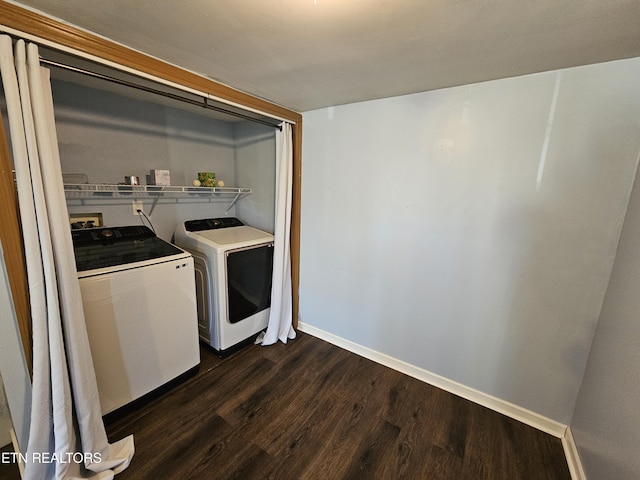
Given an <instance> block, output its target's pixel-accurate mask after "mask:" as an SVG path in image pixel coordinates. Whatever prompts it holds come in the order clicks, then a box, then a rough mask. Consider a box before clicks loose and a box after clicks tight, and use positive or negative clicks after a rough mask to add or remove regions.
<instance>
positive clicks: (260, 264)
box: [226, 243, 273, 323]
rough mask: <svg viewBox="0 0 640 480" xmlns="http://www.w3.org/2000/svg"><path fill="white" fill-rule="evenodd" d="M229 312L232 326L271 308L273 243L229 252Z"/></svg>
mask: <svg viewBox="0 0 640 480" xmlns="http://www.w3.org/2000/svg"><path fill="white" fill-rule="evenodd" d="M226 256H227V289H228V291H227V308H228V313H229V317H228V318H229V323H237V322H239V321H241V320H244V319H245V318H248V317H250V316H252V315H254V314H256V313H258V312H261V311H262V310H264V309H266V308H269V307H270V306H271V275H272V271H273V243H267V244H262V245H255V246H252V247H248V248H242V249H237V250H229V251H228V252H227V254H226Z"/></svg>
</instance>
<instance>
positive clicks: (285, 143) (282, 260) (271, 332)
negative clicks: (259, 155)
mask: <svg viewBox="0 0 640 480" xmlns="http://www.w3.org/2000/svg"><path fill="white" fill-rule="evenodd" d="M281 127H282V129H281V130H280V131H278V132H276V202H275V203H276V204H275V228H274V237H275V240H274V246H273V286H272V289H271V312H270V314H269V324H268V326H267V331H266V333H265V335H264V337H263V338H262V345H272V344H274V343H276V342H277V341H278V340H280V341H281V342H283V343H287V340H288V339H294V338H296V332H295V330H294V329H293V311H292V306H293V304H292V297H291V249H290V234H291V197H292V187H293V137H292V130H291V124H289V123H286V122H285V123H282V124H281Z"/></svg>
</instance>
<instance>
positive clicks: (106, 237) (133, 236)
mask: <svg viewBox="0 0 640 480" xmlns="http://www.w3.org/2000/svg"><path fill="white" fill-rule="evenodd" d="M155 236H156V234H155V233H153V232H152V231H151V229H149V228H148V227H145V226H144V225H127V226H124V227H111V228H81V229H78V230H71V238H72V239H73V246H74V247H79V246H82V245H91V244H96V243H97V244H101V243H105V242H109V243H114V242H127V241H129V242H130V241H131V240H142V239H145V238H153V237H155Z"/></svg>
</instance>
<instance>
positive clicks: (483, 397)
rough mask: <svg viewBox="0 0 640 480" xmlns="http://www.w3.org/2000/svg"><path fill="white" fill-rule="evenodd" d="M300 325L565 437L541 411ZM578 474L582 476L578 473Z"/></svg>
mask: <svg viewBox="0 0 640 480" xmlns="http://www.w3.org/2000/svg"><path fill="white" fill-rule="evenodd" d="M298 329H299V330H300V331H302V332H305V333H308V334H309V335H313V336H314V337H317V338H320V339H321V340H325V341H327V342H329V343H331V344H333V345H336V346H338V347H341V348H344V349H345V350H348V351H350V352H353V353H355V354H357V355H360V356H361V357H365V358H368V359H369V360H372V361H374V362H376V363H379V364H381V365H384V366H385V367H389V368H392V369H393V370H397V371H398V372H402V373H404V374H406V375H409V376H410V377H413V378H416V379H418V380H421V381H423V382H425V383H428V384H429V385H433V386H434V387H438V388H441V389H442V390H446V391H447V392H450V393H453V394H454V395H457V396H459V397H462V398H465V399H467V400H470V401H472V402H474V403H477V404H479V405H482V406H483V407H487V408H489V409H491V410H494V411H496V412H498V413H502V414H503V415H506V416H508V417H510V418H513V419H515V420H518V421H520V422H522V423H524V424H526V425H529V426H531V427H534V428H537V429H538V430H541V431H543V432H546V433H548V434H550V435H553V436H554V437H557V438H561V439H564V438H565V432H566V430H567V426H566V425H564V424H562V423H559V422H556V421H555V420H551V419H550V418H547V417H544V416H542V415H540V414H537V413H535V412H532V411H530V410H527V409H526V408H522V407H519V406H518V405H515V404H513V403H509V402H506V401H504V400H501V399H499V398H496V397H493V396H491V395H488V394H486V393H483V392H480V391H479V390H475V389H473V388H470V387H467V386H465V385H463V384H461V383H458V382H455V381H453V380H449V379H447V378H445V377H441V376H440V375H437V374H435V373H431V372H429V371H427V370H424V369H422V368H419V367H416V366H415V365H411V364H409V363H406V362H403V361H402V360H398V359H396V358H393V357H390V356H389V355H386V354H384V353H380V352H376V351H375V350H371V349H370V348H367V347H363V346H362V345H358V344H357V343H354V342H352V341H350V340H346V339H344V338H341V337H338V336H336V335H333V334H332V333H329V332H325V331H324V330H321V329H319V328H316V327H314V326H312V325H307V324H306V323H304V322H299V324H298ZM578 478H579V477H578Z"/></svg>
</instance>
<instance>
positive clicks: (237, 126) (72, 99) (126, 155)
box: [52, 72, 275, 241]
mask: <svg viewBox="0 0 640 480" xmlns="http://www.w3.org/2000/svg"><path fill="white" fill-rule="evenodd" d="M52 73H55V72H52ZM97 82H101V81H100V80H98V81H97ZM85 83H86V82H85ZM94 83H95V82H91V86H87V85H81V84H78V83H71V82H68V81H60V80H55V79H54V80H53V81H52V88H53V97H54V110H55V115H56V128H57V131H58V143H59V148H60V158H61V163H62V170H63V172H65V173H83V174H86V175H87V177H88V180H89V183H106V184H118V183H123V182H124V177H125V176H131V175H134V176H138V177H139V178H140V182H141V183H142V184H148V183H149V180H150V179H149V178H148V177H149V174H150V171H151V170H152V169H163V170H169V171H170V175H171V184H172V185H186V186H189V185H191V184H192V181H193V180H194V179H195V178H196V177H197V172H201V171H206V172H215V173H216V178H217V179H221V180H223V181H224V182H225V185H226V186H239V187H248V188H251V189H252V191H253V194H252V195H249V196H246V197H243V198H241V199H240V200H239V201H238V202H237V203H236V204H235V205H234V206H233V207H231V208H230V209H228V207H229V204H230V203H231V200H232V197H228V196H223V197H220V196H216V195H211V196H210V195H204V196H201V195H192V196H185V197H182V198H161V199H160V200H159V201H158V203H157V204H155V205H154V203H153V202H154V197H152V196H147V197H144V196H143V197H140V196H138V195H136V200H138V201H142V202H143V210H144V211H145V212H146V213H147V214H150V218H151V221H152V224H153V227H154V228H155V230H156V232H157V234H158V236H160V237H161V238H163V239H165V240H167V241H171V236H172V233H173V231H174V229H175V227H176V225H177V224H178V223H180V222H182V221H185V220H189V219H196V218H212V217H222V216H226V215H230V216H238V217H240V218H241V219H242V220H243V221H245V222H247V223H249V224H252V225H254V226H257V227H258V228H262V229H265V230H267V231H270V232H273V221H274V212H273V205H274V202H273V192H274V182H275V136H274V132H275V130H274V128H273V127H269V126H265V125H261V124H257V123H253V122H248V121H236V119H233V118H231V121H229V120H228V119H222V118H220V117H219V116H218V115H212V114H211V113H210V112H208V111H206V110H204V109H201V108H199V109H198V108H197V107H191V106H189V105H184V104H181V103H180V102H178V101H170V104H167V103H166V102H163V103H156V102H155V100H157V98H156V97H155V96H154V95H153V94H147V95H144V96H143V97H140V96H139V95H136V96H135V97H134V96H131V92H130V91H129V89H128V87H118V88H117V89H113V88H109V89H108V90H101V89H100V88H99V87H100V84H99V83H98V84H96V85H94ZM147 97H148V98H147ZM247 124H248V125H247ZM254 172H257V173H254ZM241 182H250V183H242V184H241ZM68 207H69V212H70V213H82V214H86V213H101V214H102V217H103V221H104V224H105V225H108V226H114V225H131V224H139V223H141V222H142V221H143V220H144V218H143V217H140V216H137V215H133V211H132V210H133V209H132V201H129V200H127V199H126V198H124V199H123V198H120V199H109V198H104V197H99V196H98V197H96V196H92V197H83V198H70V199H69V200H68ZM227 209H228V211H227ZM256 222H257V223H259V224H258V225H255V223H256Z"/></svg>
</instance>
